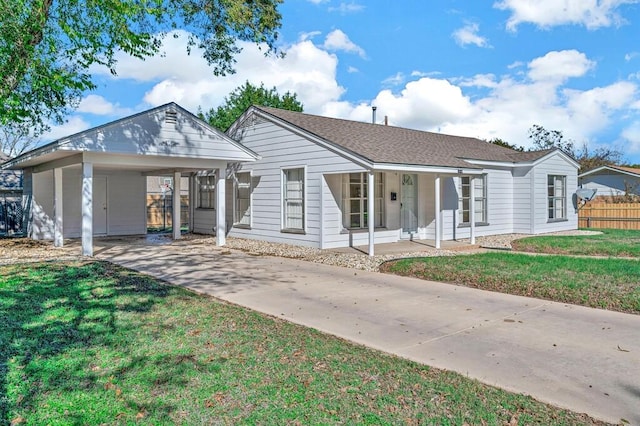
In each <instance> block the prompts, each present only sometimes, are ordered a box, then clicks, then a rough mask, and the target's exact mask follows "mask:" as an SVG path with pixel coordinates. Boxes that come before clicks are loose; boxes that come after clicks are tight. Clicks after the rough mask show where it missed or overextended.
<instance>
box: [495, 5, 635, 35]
mask: <svg viewBox="0 0 640 426" xmlns="http://www.w3.org/2000/svg"><path fill="white" fill-rule="evenodd" d="M633 3H638V0H499V1H497V2H495V3H494V5H493V6H494V7H495V8H497V9H501V10H507V11H509V12H511V16H510V17H509V20H508V21H507V29H509V30H512V31H515V30H516V29H517V27H518V25H520V24H522V23H531V24H534V25H537V26H539V27H542V28H550V27H554V26H558V25H584V26H585V27H587V28H588V29H590V30H593V29H597V28H600V27H609V26H612V25H621V24H623V23H624V22H625V21H624V18H623V17H622V16H621V15H620V13H619V11H618V9H619V8H620V6H622V5H625V4H633Z"/></svg>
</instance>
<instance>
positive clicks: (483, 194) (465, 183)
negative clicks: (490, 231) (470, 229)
mask: <svg viewBox="0 0 640 426" xmlns="http://www.w3.org/2000/svg"><path fill="white" fill-rule="evenodd" d="M473 183H474V185H475V188H474V190H475V193H474V196H475V213H476V215H475V220H476V223H486V222H488V218H487V175H482V176H478V177H476V178H475V179H474V180H473ZM459 194H460V198H459V200H458V212H459V223H460V224H467V225H468V224H469V223H471V213H470V210H471V177H469V176H462V177H461V178H460V189H459Z"/></svg>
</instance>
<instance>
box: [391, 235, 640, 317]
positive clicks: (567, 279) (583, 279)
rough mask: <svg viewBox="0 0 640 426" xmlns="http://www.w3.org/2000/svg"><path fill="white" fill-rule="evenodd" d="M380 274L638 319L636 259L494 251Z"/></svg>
mask: <svg viewBox="0 0 640 426" xmlns="http://www.w3.org/2000/svg"><path fill="white" fill-rule="evenodd" d="M563 238H567V237H563ZM380 270H381V271H382V272H389V273H394V274H399V275H408V276H413V277H417V278H422V279H426V280H433V281H442V282H448V283H454V284H460V285H465V286H468V287H474V288H481V289H484V290H491V291H497V292H501V293H508V294H516V295H520V296H530V297H538V298H541V299H548V300H554V301H557V302H565V303H573V304H577V305H584V306H590V307H594V308H603V309H609V310H614V311H620V312H629V313H634V314H640V262H638V261H635V260H626V259H589V258H575V257H569V256H544V255H540V256H534V255H527V254H516V253H504V252H499V253H498V252H490V253H480V254H474V255H462V256H455V257H427V258H413V259H402V260H397V261H393V262H388V263H385V264H383V265H382V266H381V268H380Z"/></svg>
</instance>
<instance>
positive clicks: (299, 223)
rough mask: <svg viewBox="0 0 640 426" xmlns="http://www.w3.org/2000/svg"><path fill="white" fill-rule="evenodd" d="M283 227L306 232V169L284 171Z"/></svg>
mask: <svg viewBox="0 0 640 426" xmlns="http://www.w3.org/2000/svg"><path fill="white" fill-rule="evenodd" d="M282 195H283V209H282V210H283V218H282V219H283V220H282V222H283V223H282V227H283V228H284V229H289V230H300V231H303V230H304V168H299V169H287V170H283V171H282Z"/></svg>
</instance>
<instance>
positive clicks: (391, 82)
mask: <svg viewBox="0 0 640 426" xmlns="http://www.w3.org/2000/svg"><path fill="white" fill-rule="evenodd" d="M405 81H406V78H405V75H404V73H402V72H398V73H396V74H395V75H392V76H391V77H387V78H385V79H384V80H382V85H383V86H399V85H401V84H402V83H404V82H405Z"/></svg>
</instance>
